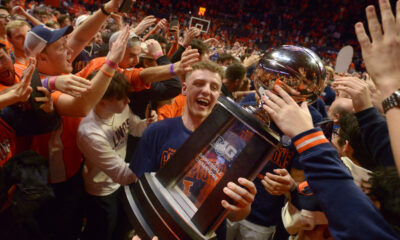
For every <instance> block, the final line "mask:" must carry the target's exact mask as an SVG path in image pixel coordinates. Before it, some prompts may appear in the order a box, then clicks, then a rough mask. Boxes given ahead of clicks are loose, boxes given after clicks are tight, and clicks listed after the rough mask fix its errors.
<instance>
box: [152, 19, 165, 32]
mask: <svg viewBox="0 0 400 240" xmlns="http://www.w3.org/2000/svg"><path fill="white" fill-rule="evenodd" d="M167 28H168V21H167V19H165V18H163V19H161V20H160V21H158V23H157V25H156V27H155V30H156V31H158V30H163V31H166V30H167Z"/></svg>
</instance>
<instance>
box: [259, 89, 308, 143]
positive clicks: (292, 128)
mask: <svg viewBox="0 0 400 240" xmlns="http://www.w3.org/2000/svg"><path fill="white" fill-rule="evenodd" d="M275 90H276V91H277V92H278V94H279V95H280V96H281V97H282V98H280V97H279V96H277V95H275V94H274V93H272V92H270V91H268V90H266V91H265V94H266V95H267V97H265V96H263V97H262V100H263V102H264V105H263V108H264V109H265V110H266V111H267V112H268V114H269V116H270V117H271V119H272V120H273V121H274V122H275V124H276V125H277V126H278V127H279V129H281V130H282V132H283V133H284V134H286V135H287V136H288V137H290V138H292V137H294V136H296V135H297V134H300V133H302V132H305V131H307V130H310V129H312V128H314V125H313V122H312V118H311V114H310V111H309V110H308V106H307V102H303V103H302V104H301V107H300V106H299V105H297V103H296V102H295V101H294V100H293V99H292V97H290V95H289V94H287V93H286V92H285V91H284V90H283V89H282V88H281V87H279V86H277V85H275Z"/></svg>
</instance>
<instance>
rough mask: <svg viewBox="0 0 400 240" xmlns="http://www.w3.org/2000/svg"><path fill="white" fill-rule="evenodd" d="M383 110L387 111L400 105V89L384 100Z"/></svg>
mask: <svg viewBox="0 0 400 240" xmlns="http://www.w3.org/2000/svg"><path fill="white" fill-rule="evenodd" d="M382 107H383V112H384V113H386V112H387V111H388V110H389V109H391V108H394V107H400V89H399V90H397V91H395V92H394V93H393V94H392V95H390V96H389V97H387V98H386V99H385V100H383V101H382Z"/></svg>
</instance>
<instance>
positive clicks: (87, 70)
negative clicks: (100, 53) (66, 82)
mask: <svg viewBox="0 0 400 240" xmlns="http://www.w3.org/2000/svg"><path fill="white" fill-rule="evenodd" d="M105 62H106V58H105V57H99V58H95V59H93V60H92V61H90V62H89V64H88V65H86V67H84V68H83V69H82V70H81V71H79V72H78V73H76V74H75V75H76V76H78V77H83V78H87V77H88V76H89V75H90V74H91V73H92V72H94V71H96V70H99V69H100V68H101V66H103V64H104V63H105Z"/></svg>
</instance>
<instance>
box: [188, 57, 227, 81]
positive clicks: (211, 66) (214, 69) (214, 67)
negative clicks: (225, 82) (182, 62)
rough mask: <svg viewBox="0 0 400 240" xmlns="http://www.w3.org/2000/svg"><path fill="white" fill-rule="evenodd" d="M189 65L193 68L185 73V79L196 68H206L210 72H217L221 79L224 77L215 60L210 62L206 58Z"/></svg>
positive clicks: (223, 72) (222, 70)
mask: <svg viewBox="0 0 400 240" xmlns="http://www.w3.org/2000/svg"><path fill="white" fill-rule="evenodd" d="M191 67H192V69H193V70H192V71H191V72H188V73H187V74H186V76H185V79H187V78H188V77H189V76H190V74H192V72H194V71H196V70H208V71H210V72H213V73H217V74H218V75H219V76H220V77H221V81H222V79H224V77H225V71H224V69H222V67H221V66H219V65H218V64H216V63H215V62H211V61H208V60H207V61H201V62H198V63H195V64H193V65H192V66H191Z"/></svg>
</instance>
